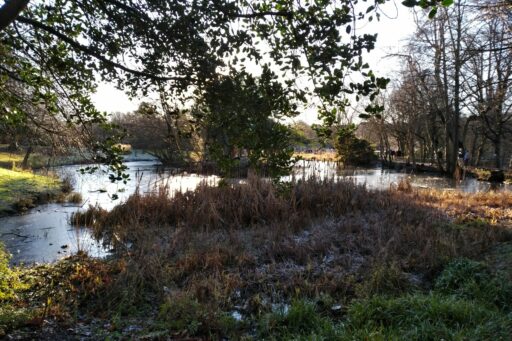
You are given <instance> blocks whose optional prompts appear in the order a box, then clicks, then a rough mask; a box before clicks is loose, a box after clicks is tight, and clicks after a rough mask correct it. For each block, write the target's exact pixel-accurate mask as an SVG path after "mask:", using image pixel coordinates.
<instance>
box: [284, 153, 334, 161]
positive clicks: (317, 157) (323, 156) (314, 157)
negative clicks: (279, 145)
mask: <svg viewBox="0 0 512 341" xmlns="http://www.w3.org/2000/svg"><path fill="white" fill-rule="evenodd" d="M293 157H295V158H299V159H301V160H307V161H329V162H335V161H338V159H339V158H338V155H337V154H336V152H321V153H306V152H297V153H293Z"/></svg>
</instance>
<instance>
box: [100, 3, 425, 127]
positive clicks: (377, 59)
mask: <svg viewBox="0 0 512 341" xmlns="http://www.w3.org/2000/svg"><path fill="white" fill-rule="evenodd" d="M381 10H382V13H381V14H382V15H381V19H380V21H376V20H374V21H373V22H371V23H366V24H364V25H361V26H360V27H358V28H357V30H358V31H357V32H358V33H359V34H362V33H372V34H373V33H378V37H377V44H376V48H375V50H373V51H372V52H371V53H370V54H369V55H367V56H366V62H368V63H369V64H370V66H371V68H372V70H374V72H375V73H376V74H377V75H379V76H387V77H389V78H393V74H396V73H397V72H398V71H399V67H400V65H399V60H397V59H396V58H386V56H387V55H388V54H393V53H400V52H403V51H402V50H403V46H404V44H405V41H406V40H407V38H408V37H409V36H410V35H412V33H413V32H414V29H415V28H414V20H413V14H412V11H411V10H410V9H408V8H406V7H405V6H403V5H401V3H400V1H398V2H396V3H395V2H387V3H386V4H385V5H383V6H381ZM92 99H93V102H94V103H95V105H96V107H97V108H98V109H99V110H101V111H106V112H108V113H113V112H129V111H133V110H135V109H137V106H138V104H139V103H140V102H141V100H142V99H134V100H130V99H129V98H128V96H127V95H126V94H125V93H124V92H122V91H120V90H118V89H116V88H115V87H114V86H113V85H112V84H107V83H102V84H100V86H99V87H98V91H97V93H96V94H94V95H93V96H92ZM295 120H303V121H306V122H307V123H310V124H311V123H314V122H316V121H317V118H316V112H314V111H313V110H311V111H309V110H308V111H307V112H304V113H302V114H301V115H299V117H297V118H296V119H295Z"/></svg>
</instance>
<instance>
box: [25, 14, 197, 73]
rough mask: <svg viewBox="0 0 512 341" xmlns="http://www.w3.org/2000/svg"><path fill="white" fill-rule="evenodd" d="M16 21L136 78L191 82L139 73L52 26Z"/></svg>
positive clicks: (36, 22) (31, 21)
mask: <svg viewBox="0 0 512 341" xmlns="http://www.w3.org/2000/svg"><path fill="white" fill-rule="evenodd" d="M16 21H18V22H21V23H24V24H27V25H31V26H33V27H35V28H39V29H41V30H43V31H46V32H48V33H50V34H52V35H54V36H55V37H57V38H59V39H60V40H62V41H64V42H66V43H68V44H69V45H71V47H73V48H74V49H76V50H78V51H80V52H83V53H85V54H87V55H89V56H91V57H94V58H96V59H97V60H99V61H101V62H103V63H105V64H107V65H109V66H112V67H114V68H116V69H120V70H123V71H125V72H128V73H130V74H133V75H135V76H140V77H144V78H149V79H153V80H157V81H170V80H173V81H183V80H190V78H189V77H172V76H158V75H155V74H152V73H148V72H144V71H139V70H134V69H131V68H129V67H127V66H125V65H122V64H119V63H117V62H115V61H112V60H110V59H108V58H106V57H105V56H104V55H103V54H102V53H101V52H99V51H96V50H95V49H93V48H91V47H89V46H85V45H82V44H80V43H79V42H77V41H75V40H73V39H71V38H70V37H68V36H66V35H65V34H63V33H61V32H59V31H58V30H56V29H54V28H52V27H50V26H47V25H45V24H43V23H41V22H39V21H36V20H33V19H30V18H27V17H24V16H21V15H20V16H18V17H17V18H16Z"/></svg>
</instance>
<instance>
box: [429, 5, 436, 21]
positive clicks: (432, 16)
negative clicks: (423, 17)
mask: <svg viewBox="0 0 512 341" xmlns="http://www.w3.org/2000/svg"><path fill="white" fill-rule="evenodd" d="M436 13H437V6H434V7H432V9H431V10H430V12H429V13H428V18H429V19H433V18H434V17H435V16H436Z"/></svg>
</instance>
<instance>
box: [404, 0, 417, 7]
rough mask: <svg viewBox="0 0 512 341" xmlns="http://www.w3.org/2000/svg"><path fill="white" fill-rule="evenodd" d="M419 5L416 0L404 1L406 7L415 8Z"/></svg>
mask: <svg viewBox="0 0 512 341" xmlns="http://www.w3.org/2000/svg"><path fill="white" fill-rule="evenodd" d="M417 4H418V2H417V1H416V0H404V1H402V5H404V6H405V7H414V6H416V5H417Z"/></svg>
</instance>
